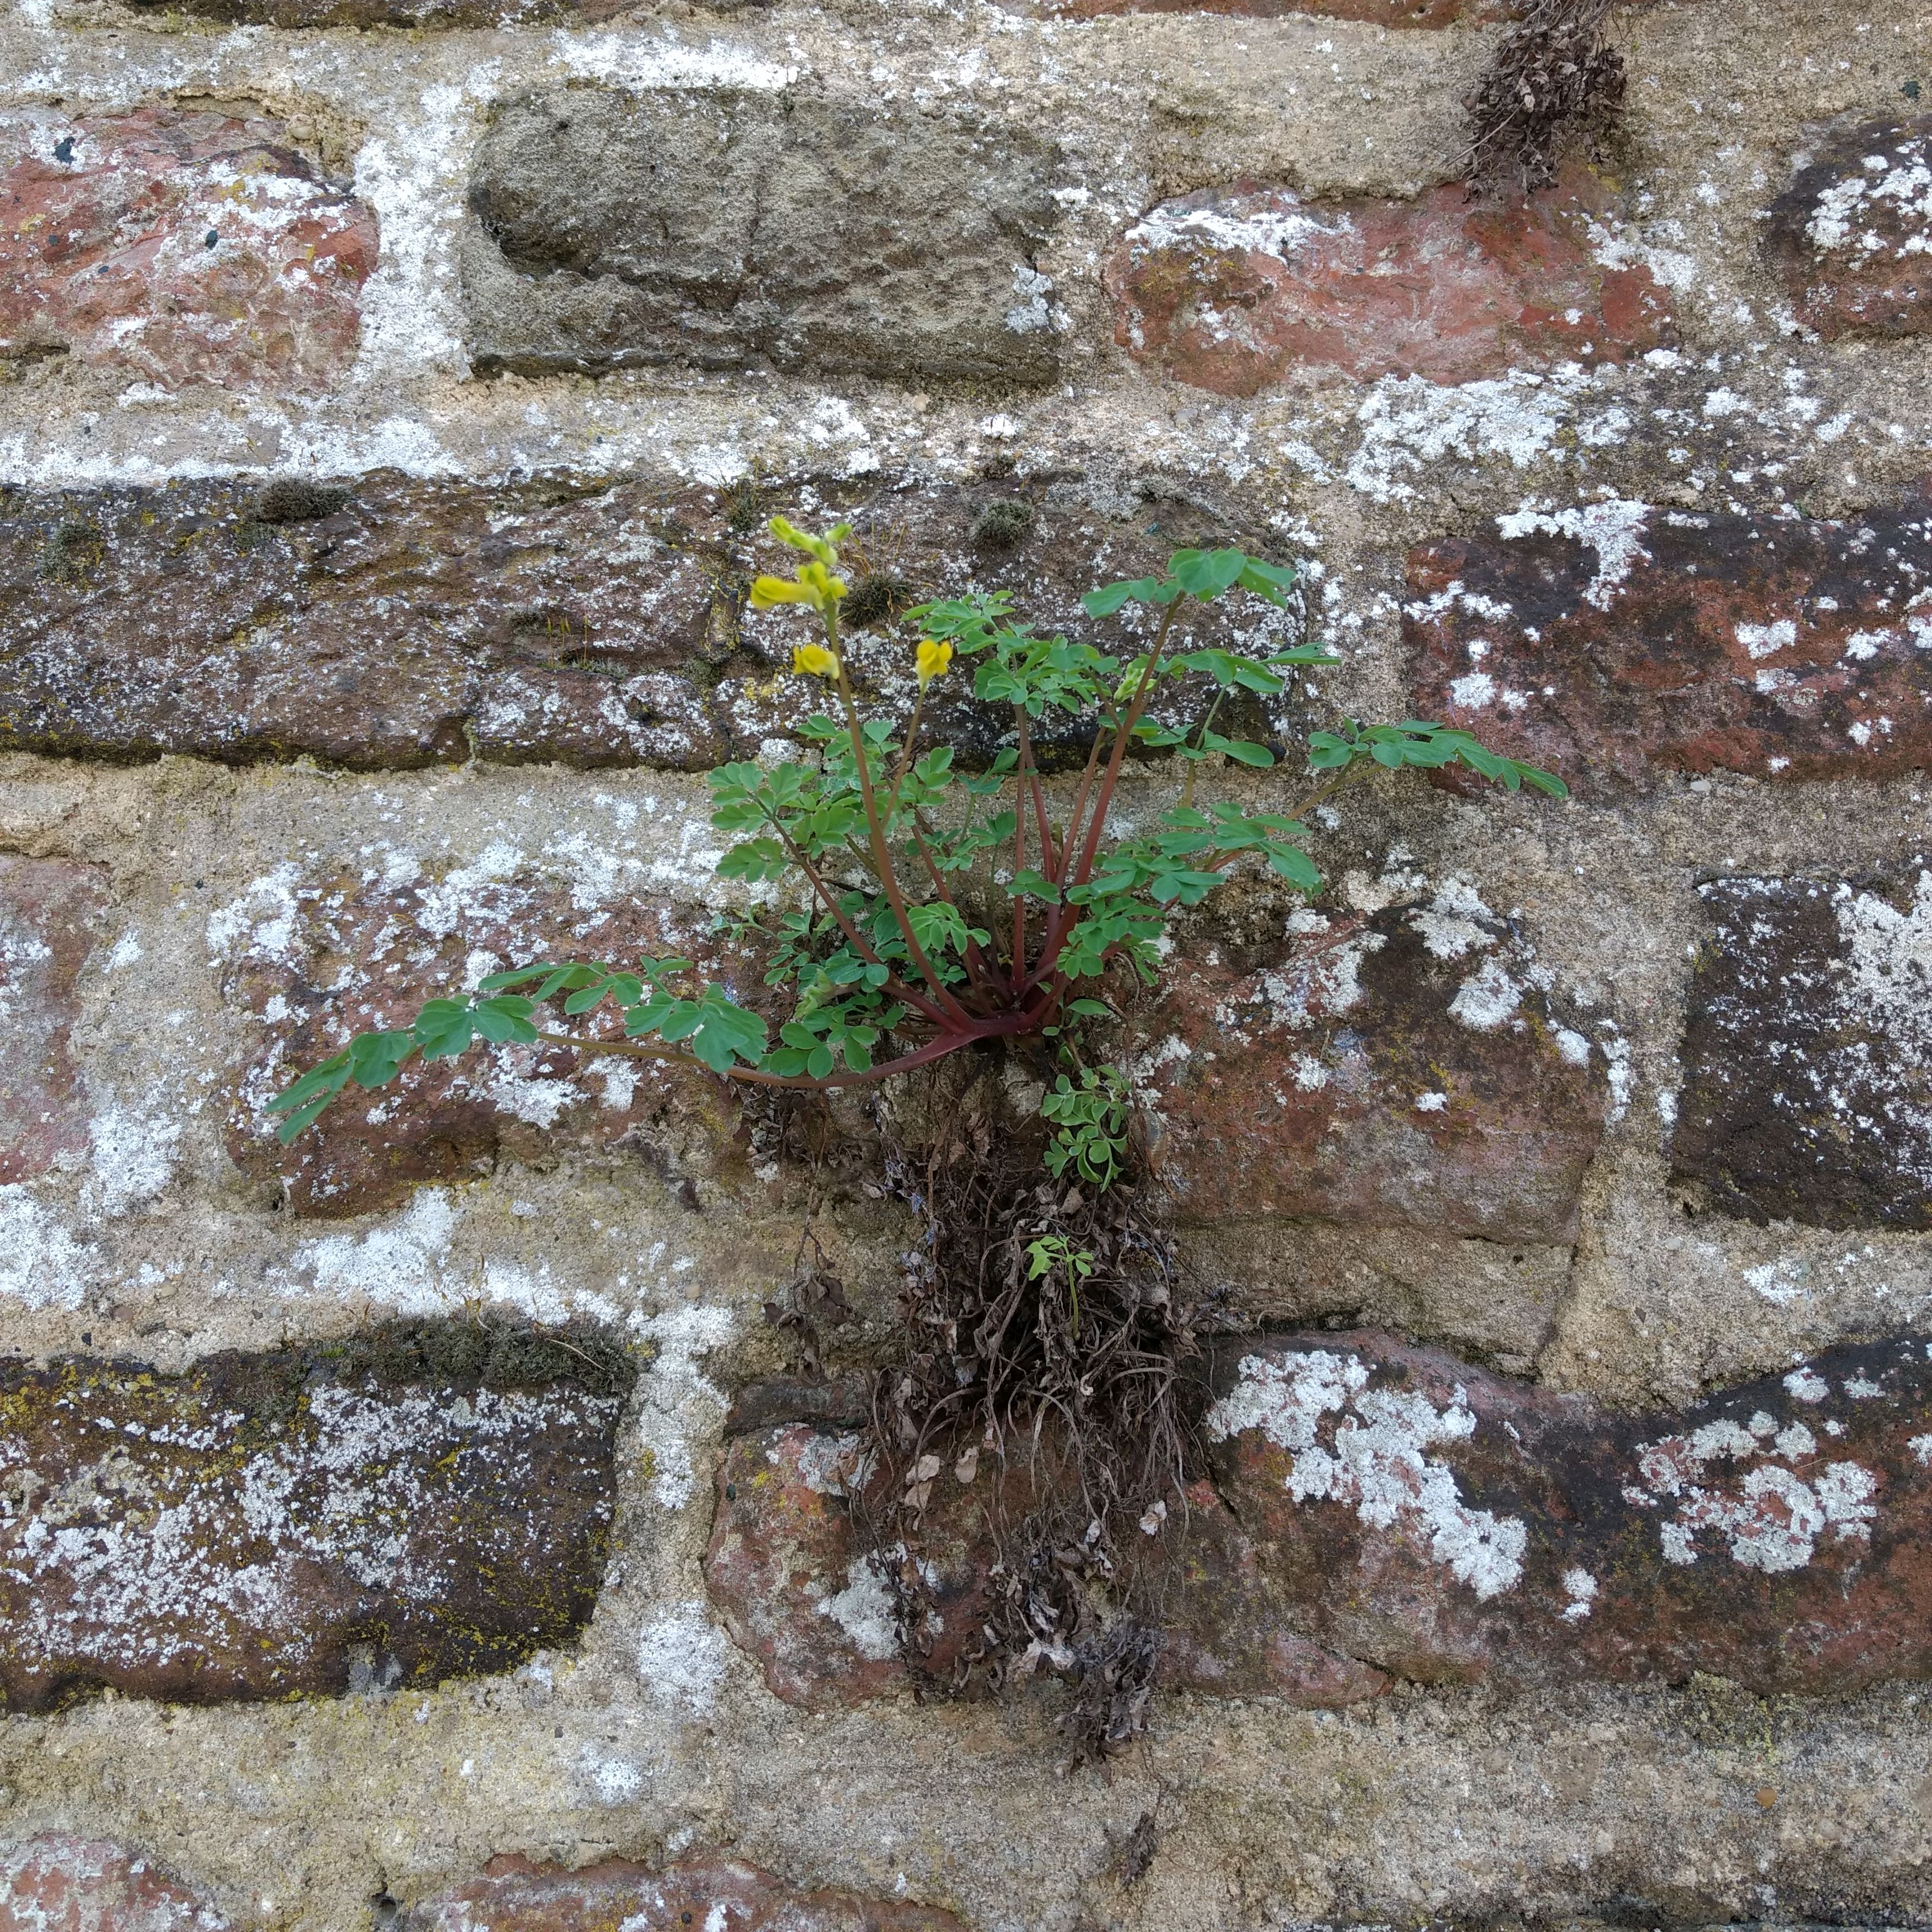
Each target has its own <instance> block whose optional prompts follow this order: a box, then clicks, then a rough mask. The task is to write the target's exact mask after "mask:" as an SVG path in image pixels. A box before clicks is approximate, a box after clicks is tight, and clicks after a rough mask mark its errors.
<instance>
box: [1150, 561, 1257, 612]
mask: <svg viewBox="0 0 1932 1932" xmlns="http://www.w3.org/2000/svg"><path fill="white" fill-rule="evenodd" d="M1247 567H1248V559H1247V557H1245V556H1243V554H1242V553H1241V552H1240V551H1239V550H1176V551H1175V553H1174V555H1173V556H1172V558H1171V559H1169V562H1168V566H1167V568H1168V574H1169V576H1170V577H1172V579H1173V580H1174V581H1175V583H1178V584H1179V585H1180V586H1181V589H1184V591H1186V592H1187V594H1188V595H1189V596H1190V597H1194V598H1199V600H1200V601H1202V603H1204V604H1210V603H1212V602H1213V601H1214V599H1215V598H1217V597H1218V596H1220V594H1221V593H1222V592H1223V591H1224V590H1226V589H1228V588H1229V586H1230V585H1231V584H1232V583H1235V581H1236V580H1237V579H1238V578H1239V577H1240V576H1241V572H1242V571H1244V570H1245V569H1246V568H1247Z"/></svg>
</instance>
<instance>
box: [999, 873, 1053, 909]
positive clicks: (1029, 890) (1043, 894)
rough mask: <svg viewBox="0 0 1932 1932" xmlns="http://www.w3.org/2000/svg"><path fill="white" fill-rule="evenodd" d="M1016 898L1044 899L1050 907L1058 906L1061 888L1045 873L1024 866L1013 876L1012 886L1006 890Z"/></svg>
mask: <svg viewBox="0 0 1932 1932" xmlns="http://www.w3.org/2000/svg"><path fill="white" fill-rule="evenodd" d="M1007 891H1008V892H1010V893H1012V894H1013V896H1014V898H1033V899H1044V900H1046V902H1047V904H1049V905H1058V904H1059V903H1060V900H1061V892H1060V887H1059V886H1058V885H1057V884H1056V883H1055V882H1054V881H1053V880H1052V879H1049V877H1047V876H1046V874H1045V873H1044V872H1040V871H1035V870H1034V868H1033V867H1032V866H1031V865H1027V866H1023V867H1022V868H1021V869H1020V870H1019V871H1017V872H1016V873H1015V874H1013V883H1012V884H1011V885H1010V886H1008V887H1007Z"/></svg>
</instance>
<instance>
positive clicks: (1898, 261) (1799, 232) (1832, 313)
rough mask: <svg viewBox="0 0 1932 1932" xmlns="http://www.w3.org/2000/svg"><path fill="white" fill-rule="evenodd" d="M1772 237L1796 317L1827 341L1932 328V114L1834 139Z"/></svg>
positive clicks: (1810, 157) (1835, 131)
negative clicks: (1838, 337) (1839, 336)
mask: <svg viewBox="0 0 1932 1932" xmlns="http://www.w3.org/2000/svg"><path fill="white" fill-rule="evenodd" d="M1764 234H1765V247H1766V251H1767V252H1768V253H1769V257H1770V259H1771V263H1772V267H1773V269H1775V271H1776V272H1777V274H1778V278H1779V279H1780V280H1781V281H1782V282H1783V284H1784V289H1785V293H1787V296H1789V297H1790V300H1791V305H1792V308H1793V313H1794V314H1796V317H1797V318H1798V320H1799V321H1800V322H1802V323H1804V324H1805V326H1807V327H1808V328H1811V329H1816V330H1817V332H1819V334H1820V335H1823V336H1825V337H1826V338H1832V337H1834V336H1838V335H1847V334H1854V333H1855V334H1863V335H1922V334H1924V332H1925V331H1926V330H1927V329H1932V115H1927V114H1920V115H1913V116H1912V117H1910V118H1907V119H1903V120H1883V121H1860V122H1858V123H1856V124H1854V125H1851V126H1848V127H1835V128H1832V129H1831V130H1829V131H1827V132H1826V133H1825V134H1824V135H1823V138H1822V139H1820V140H1819V141H1818V142H1817V144H1816V145H1814V146H1812V147H1811V148H1808V150H1807V151H1806V152H1805V154H1804V155H1803V156H1802V157H1800V165H1799V167H1798V169H1797V172H1796V175H1794V177H1793V180H1792V182H1791V185H1790V187H1787V189H1786V190H1784V193H1782V194H1781V195H1780V196H1778V199H1776V200H1775V202H1772V206H1771V216H1770V219H1769V221H1768V222H1767V223H1766V226H1765V231H1764Z"/></svg>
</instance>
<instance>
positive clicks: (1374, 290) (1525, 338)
mask: <svg viewBox="0 0 1932 1932" xmlns="http://www.w3.org/2000/svg"><path fill="white" fill-rule="evenodd" d="M1604 200H1605V197H1604V195H1603V194H1602V193H1601V190H1599V189H1598V187H1597V186H1596V184H1595V182H1594V181H1593V180H1592V178H1590V177H1589V176H1588V175H1574V176H1572V177H1571V178H1568V179H1566V181H1565V182H1564V183H1563V184H1562V185H1561V186H1560V187H1558V188H1556V189H1554V190H1551V191H1550V193H1547V194H1544V195H1539V196H1537V197H1536V198H1535V199H1534V200H1533V201H1532V202H1529V204H1527V205H1513V206H1510V207H1505V208H1497V207H1495V206H1493V205H1488V204H1487V203H1484V202H1480V201H1475V200H1472V199H1471V198H1470V196H1469V194H1468V193H1467V192H1466V190H1464V189H1463V188H1460V187H1442V188H1433V189H1431V190H1430V191H1429V192H1428V193H1426V194H1424V195H1422V196H1420V197H1419V198H1418V199H1415V200H1414V201H1379V200H1370V199H1349V200H1343V201H1324V202H1304V200H1303V199H1301V196H1298V195H1297V194H1295V193H1294V192H1293V191H1292V190H1289V189H1288V188H1285V187H1280V188H1248V187H1235V188H1229V189H1208V190H1202V192H1200V193H1196V194H1191V195H1187V196H1184V197H1183V198H1182V199H1179V200H1178V201H1170V202H1163V203H1162V204H1161V205H1160V206H1159V207H1157V208H1154V209H1152V210H1151V211H1149V212H1148V214H1146V215H1145V216H1144V217H1142V220H1140V221H1139V223H1137V224H1136V226H1133V228H1130V229H1129V230H1128V231H1127V236H1126V239H1124V241H1123V242H1122V243H1121V246H1120V248H1119V249H1118V251H1116V252H1115V255H1114V256H1113V257H1112V260H1111V261H1109V263H1108V265H1107V267H1106V271H1105V279H1106V285H1107V287H1108V290H1109V293H1111V294H1112V296H1113V298H1114V300H1115V305H1116V307H1117V309H1118V323H1117V326H1116V329H1115V339H1116V341H1118V342H1119V343H1120V344H1121V347H1123V348H1124V349H1126V350H1128V351H1129V352H1130V353H1131V354H1132V355H1133V356H1135V357H1136V359H1139V360H1140V361H1142V362H1147V363H1149V364H1151V365H1153V366H1154V367H1155V368H1159V369H1161V370H1163V371H1165V372H1166V374H1169V375H1171V376H1173V377H1175V378H1177V379H1178V380H1180V381H1181V382H1184V383H1193V384H1194V385H1196V386H1198V387H1200V388H1202V389H1212V390H1214V391H1216V392H1217V393H1219V394H1220V395H1226V396H1251V395H1255V394H1256V392H1258V391H1259V390H1262V389H1267V388H1268V387H1270V386H1273V385H1275V384H1277V383H1284V382H1289V381H1292V380H1300V381H1303V382H1311V381H1320V380H1333V379H1334V377H1337V376H1343V377H1352V378H1354V379H1355V380H1358V381H1364V382H1367V381H1373V380H1375V379H1376V378H1377V377H1382V376H1423V377H1428V378H1429V379H1430V380H1432V381H1434V382H1438V383H1467V382H1472V381H1474V380H1477V379H1478V378H1480V377H1495V376H1501V375H1504V374H1507V373H1508V371H1510V370H1511V369H1512V368H1517V367H1520V366H1522V365H1526V364H1528V365H1537V364H1544V365H1547V364H1549V363H1550V362H1556V361H1574V362H1583V363H1586V364H1589V363H1595V362H1623V361H1625V360H1626V359H1628V357H1630V356H1633V355H1635V354H1637V353H1641V352H1642V351H1643V350H1649V349H1654V348H1657V347H1661V346H1662V345H1664V344H1667V343H1668V342H1670V341H1673V340H1674V339H1675V331H1674V329H1673V326H1672V323H1671V318H1670V302H1669V299H1668V296H1667V293H1666V292H1665V290H1664V289H1663V288H1662V287H1661V286H1660V284H1658V281H1656V279H1655V277H1653V276H1652V274H1651V272H1650V271H1649V269H1646V268H1643V267H1638V266H1630V265H1629V264H1628V263H1624V262H1623V261H1622V257H1621V256H1620V255H1619V254H1618V253H1616V251H1614V250H1613V249H1611V248H1608V247H1607V246H1606V245H1607V244H1608V243H1609V242H1610V236H1608V235H1607V233H1605V232H1604V230H1603V229H1601V228H1600V227H1598V226H1595V216H1596V215H1597V214H1600V213H1601V212H1602V211H1603V207H1604Z"/></svg>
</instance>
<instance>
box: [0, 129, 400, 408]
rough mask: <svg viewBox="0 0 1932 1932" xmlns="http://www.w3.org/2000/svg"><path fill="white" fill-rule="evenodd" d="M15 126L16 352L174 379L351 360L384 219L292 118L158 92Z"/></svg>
mask: <svg viewBox="0 0 1932 1932" xmlns="http://www.w3.org/2000/svg"><path fill="white" fill-rule="evenodd" d="M0 138H4V139H5V144H6V145H5V146H0V160H5V162H6V163H9V165H7V168H6V172H5V175H0V355H5V356H26V357H31V356H47V355H62V354H66V355H72V356H75V357H77V358H78V359H79V360H80V362H83V363H84V364H85V365H86V366H87V367H89V368H94V369H100V370H103V371H107V372H109V373H110V374H114V375H117V376H120V377H127V378H139V379H142V380H146V381H148V382H149V383H157V384H159V385H160V386H162V387H163V388H165V389H178V388H180V387H181V386H183V385H184V384H185V383H196V382H205V383H217V384H219V385H220V386H223V387H226V388H237V387H239V388H252V387H273V388H275V389H278V390H282V391H288V390H292V389H293V390H301V389H324V388H326V387H327V386H329V384H331V383H333V382H335V380H338V378H339V377H341V376H342V375H343V374H344V373H345V372H346V371H347V369H348V368H349V366H350V363H351V362H353V360H354V359H355V355H356V344H357V341H358V339H359V334H360V331H361V326H362V322H361V317H362V311H361V293H362V285H363V284H364V283H365V281H368V278H369V277H370V275H371V274H372V273H373V272H374V269H375V267H376V260H377V252H378V242H377V226H376V217H375V214H374V211H372V210H371V209H370V208H368V207H367V206H365V205H364V204H363V203H362V202H359V201H357V200H356V199H354V198H353V196H350V195H348V194H346V193H341V192H340V191H338V190H336V189H335V188H332V187H330V186H329V184H327V183H326V181H323V179H322V178H321V176H320V175H319V174H318V172H317V170H316V169H315V168H314V166H313V165H312V164H311V163H310V162H308V160H305V158H304V157H302V155H301V154H298V153H297V152H296V151H295V150H294V149H293V148H292V147H290V145H288V143H287V135H286V131H285V130H284V129H283V127H281V124H280V123H279V122H277V121H261V120H251V121H244V120H238V119H236V118H232V117H229V116H227V115H220V114H214V113H182V112H181V111H179V110H176V109H174V108H171V107H143V108H141V109H139V110H137V111H136V112H135V113H131V114H127V115H112V116H110V115H98V116H94V117H90V118H81V119H77V120H68V119H65V118H60V117H57V116H53V115H35V116H32V117H22V118H20V120H18V121H15V122H14V123H13V124H12V126H11V127H10V128H9V129H8V130H7V133H6V135H5V136H4V137H0ZM211 236H212V237H213V238H214V241H213V245H210V242H209V238H210V237H211Z"/></svg>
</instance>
